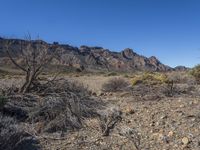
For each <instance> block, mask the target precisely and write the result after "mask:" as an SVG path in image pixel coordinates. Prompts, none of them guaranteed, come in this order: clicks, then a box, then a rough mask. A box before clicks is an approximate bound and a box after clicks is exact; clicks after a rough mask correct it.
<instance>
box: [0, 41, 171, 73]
mask: <svg viewBox="0 0 200 150" xmlns="http://www.w3.org/2000/svg"><path fill="white" fill-rule="evenodd" d="M7 40H9V41H12V45H11V46H10V51H11V54H12V55H13V57H15V58H16V59H19V60H20V46H21V45H20V42H21V41H22V40H20V39H4V38H0V63H1V64H9V63H10V61H9V59H8V57H7V54H6V51H5V45H6V41H7ZM24 42H25V44H24V45H23V46H24V47H26V46H28V42H29V41H24ZM32 42H33V46H34V44H35V43H37V42H41V43H42V44H44V45H45V46H49V47H50V46H51V45H53V44H54V45H57V46H58V47H59V49H61V55H59V56H58V57H57V58H56V59H54V60H53V62H52V63H53V64H56V65H62V66H66V67H73V68H81V69H82V70H83V69H85V70H90V71H91V70H101V71H103V70H108V71H130V72H131V71H135V70H145V71H169V70H173V69H172V68H171V67H169V66H167V65H164V64H162V63H161V62H160V61H159V60H158V59H157V58H156V57H155V56H152V57H150V58H147V57H145V56H142V55H139V54H137V53H135V52H134V51H133V50H132V49H130V48H127V49H124V50H122V51H121V52H112V51H110V50H108V49H104V48H102V47H89V46H81V47H79V48H78V47H73V46H70V45H63V44H59V43H56V42H55V43H53V44H49V43H46V42H44V41H32Z"/></svg>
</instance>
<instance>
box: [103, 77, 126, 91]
mask: <svg viewBox="0 0 200 150" xmlns="http://www.w3.org/2000/svg"><path fill="white" fill-rule="evenodd" d="M128 85H129V83H128V82H127V81H126V80H125V79H123V78H121V77H116V78H111V79H109V80H108V81H107V82H106V83H104V84H103V85H102V90H103V91H105V92H117V91H123V90H125V89H127V87H128Z"/></svg>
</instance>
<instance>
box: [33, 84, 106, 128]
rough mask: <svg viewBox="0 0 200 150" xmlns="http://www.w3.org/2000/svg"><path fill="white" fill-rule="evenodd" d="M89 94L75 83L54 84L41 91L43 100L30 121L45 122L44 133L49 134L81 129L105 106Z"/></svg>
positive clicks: (34, 110)
mask: <svg viewBox="0 0 200 150" xmlns="http://www.w3.org/2000/svg"><path fill="white" fill-rule="evenodd" d="M88 93H89V92H88V90H87V88H85V87H84V86H83V85H81V84H77V83H75V82H69V81H67V80H60V81H56V82H52V83H50V84H49V85H48V86H47V87H46V88H45V89H42V90H40V91H39V94H41V95H42V96H43V99H42V101H41V103H40V105H37V106H36V107H35V108H34V109H33V111H32V112H31V113H30V114H29V120H30V121H33V122H44V129H43V131H47V132H56V131H67V130H74V129H79V128H81V127H82V120H83V119H84V118H88V117H94V116H96V115H97V113H96V110H97V109H98V108H100V107H101V106H102V105H103V103H102V102H101V101H100V100H99V99H96V98H91V96H90V95H89V94H88Z"/></svg>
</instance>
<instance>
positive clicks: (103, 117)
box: [99, 107, 122, 136]
mask: <svg viewBox="0 0 200 150" xmlns="http://www.w3.org/2000/svg"><path fill="white" fill-rule="evenodd" d="M121 119H122V118H121V111H119V109H118V108H116V107H110V108H107V109H105V110H102V111H99V124H100V128H101V132H102V135H103V136H109V133H110V130H111V129H113V128H114V127H115V125H116V124H117V123H118V122H119V121H120V120H121Z"/></svg>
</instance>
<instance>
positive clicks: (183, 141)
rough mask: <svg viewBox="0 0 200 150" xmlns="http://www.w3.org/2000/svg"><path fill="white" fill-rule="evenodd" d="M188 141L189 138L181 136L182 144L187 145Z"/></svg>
mask: <svg viewBox="0 0 200 150" xmlns="http://www.w3.org/2000/svg"><path fill="white" fill-rule="evenodd" d="M189 142H190V141H189V139H188V138H187V137H184V138H182V143H183V144H184V145H188V143H189Z"/></svg>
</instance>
